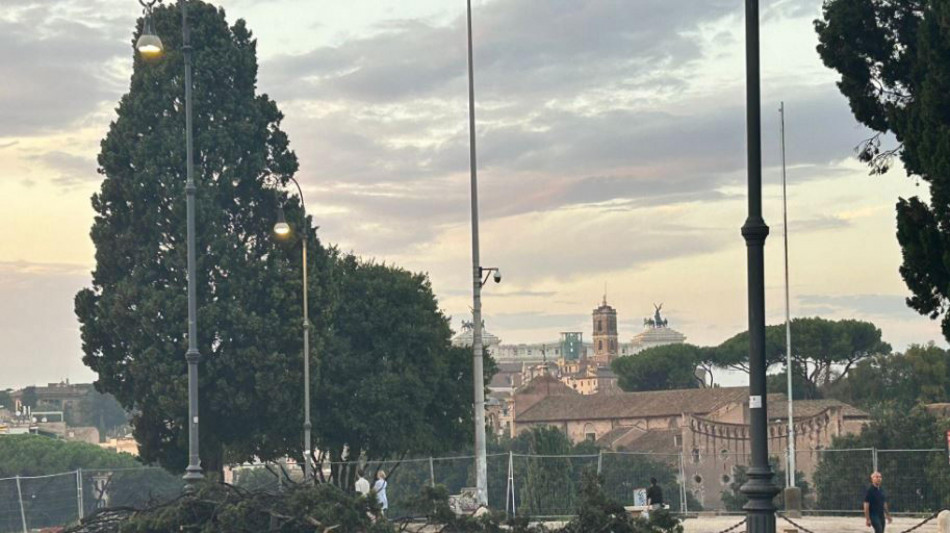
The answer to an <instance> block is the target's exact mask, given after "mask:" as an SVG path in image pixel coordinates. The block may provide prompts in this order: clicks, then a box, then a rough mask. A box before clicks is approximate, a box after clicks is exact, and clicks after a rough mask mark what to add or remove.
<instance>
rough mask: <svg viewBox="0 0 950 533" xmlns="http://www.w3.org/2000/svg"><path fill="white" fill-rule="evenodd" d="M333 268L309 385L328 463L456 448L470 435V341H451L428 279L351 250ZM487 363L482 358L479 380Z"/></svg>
mask: <svg viewBox="0 0 950 533" xmlns="http://www.w3.org/2000/svg"><path fill="white" fill-rule="evenodd" d="M334 268H335V273H334V290H335V291H337V295H338V297H337V298H336V299H335V302H334V304H333V311H332V319H331V322H330V323H329V328H330V334H329V337H328V342H327V345H326V348H325V349H324V350H323V352H321V354H320V365H319V381H318V384H317V386H316V388H315V390H314V392H315V395H316V401H315V408H316V416H315V419H314V421H315V426H314V427H315V428H316V436H317V437H316V438H317V444H318V447H319V448H320V449H321V450H324V451H325V452H326V453H327V454H328V458H330V459H333V460H335V461H339V460H341V459H343V458H344V457H347V458H349V459H351V460H352V459H356V458H358V457H360V455H362V454H365V455H366V456H367V457H368V458H370V459H374V460H380V459H399V458H403V457H408V456H413V455H423V454H438V453H442V452H448V451H454V450H458V449H461V448H463V447H464V446H465V445H466V444H468V442H469V441H470V438H469V437H470V436H471V435H472V434H473V432H474V425H473V424H474V419H473V412H472V407H471V397H472V393H471V390H472V379H473V378H472V364H471V348H467V347H456V346H452V345H451V333H452V332H451V329H450V328H449V321H448V318H447V317H446V316H445V315H443V314H442V312H441V311H439V309H438V302H437V301H436V298H435V295H434V294H433V293H432V287H431V285H430V283H429V280H428V278H427V277H426V276H425V275H423V274H414V273H411V272H408V271H406V270H403V269H401V268H397V267H392V266H387V265H382V264H377V263H374V262H370V261H361V260H360V259H358V258H356V257H355V256H345V257H341V258H340V259H339V261H338V262H337V264H336V266H335V267H334ZM492 369H493V363H492V362H491V360H490V359H489V362H488V364H487V366H486V370H487V371H486V373H485V374H486V383H487V382H488V380H489V379H490V378H491V375H492V373H493V371H492ZM345 481H346V483H347V485H348V484H349V480H345Z"/></svg>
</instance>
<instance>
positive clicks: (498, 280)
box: [492, 268, 501, 283]
mask: <svg viewBox="0 0 950 533" xmlns="http://www.w3.org/2000/svg"><path fill="white" fill-rule="evenodd" d="M492 277H493V278H494V279H495V283H501V270H498V269H497V268H496V269H495V275H494V276H492Z"/></svg>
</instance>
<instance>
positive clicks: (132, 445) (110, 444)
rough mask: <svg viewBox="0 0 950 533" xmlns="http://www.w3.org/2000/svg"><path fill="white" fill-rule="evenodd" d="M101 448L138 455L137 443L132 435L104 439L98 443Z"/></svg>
mask: <svg viewBox="0 0 950 533" xmlns="http://www.w3.org/2000/svg"><path fill="white" fill-rule="evenodd" d="M98 444H99V446H101V447H102V448H106V449H108V450H114V451H116V452H118V453H127V454H129V455H134V456H135V457H138V456H139V443H138V442H135V438H134V437H132V435H125V436H123V437H113V438H111V439H106V441H105V442H100V443H98Z"/></svg>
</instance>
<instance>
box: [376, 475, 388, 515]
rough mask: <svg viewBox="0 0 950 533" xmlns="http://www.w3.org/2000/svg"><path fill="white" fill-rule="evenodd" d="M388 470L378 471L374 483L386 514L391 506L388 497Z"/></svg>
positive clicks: (377, 496) (377, 497) (381, 506)
mask: <svg viewBox="0 0 950 533" xmlns="http://www.w3.org/2000/svg"><path fill="white" fill-rule="evenodd" d="M387 485H388V483H387V482H386V471H385V470H380V471H379V472H377V473H376V483H374V484H373V491H374V492H376V499H377V500H379V506H380V508H382V510H383V515H384V516H385V515H386V509H388V508H389V500H388V499H387V498H386V486H387Z"/></svg>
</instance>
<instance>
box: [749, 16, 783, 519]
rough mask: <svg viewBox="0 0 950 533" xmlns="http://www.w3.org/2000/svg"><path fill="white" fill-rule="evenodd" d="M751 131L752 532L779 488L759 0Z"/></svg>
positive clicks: (753, 27)
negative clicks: (770, 381) (769, 391)
mask: <svg viewBox="0 0 950 533" xmlns="http://www.w3.org/2000/svg"><path fill="white" fill-rule="evenodd" d="M745 16H746V20H745V35H746V135H747V143H748V145H747V156H748V159H747V165H748V176H749V178H748V181H749V184H748V187H749V214H748V217H747V218H746V221H745V224H743V226H742V236H743V237H744V238H745V241H746V254H747V261H748V262H747V270H748V295H749V425H750V428H749V431H750V436H751V441H752V443H751V444H752V464H751V465H750V468H749V470H748V476H749V481H748V482H746V483H745V484H744V485H742V488H741V491H742V493H743V494H745V495H746V496H748V498H749V501H748V503H746V504H745V505H744V506H743V509H745V511H746V520H747V525H748V531H749V533H775V505H774V504H773V503H772V498H774V497H775V495H776V494H778V492H779V489H778V487H776V486H775V485H774V484H773V483H772V476H773V473H772V468H771V467H770V466H769V449H768V411H767V409H768V405H767V398H766V390H765V370H766V368H765V264H764V263H765V261H764V254H763V252H764V248H765V239H766V237H768V234H769V227H768V226H767V225H766V224H765V220H763V219H762V123H761V120H762V117H761V101H760V93H759V2H758V0H746V2H745Z"/></svg>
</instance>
